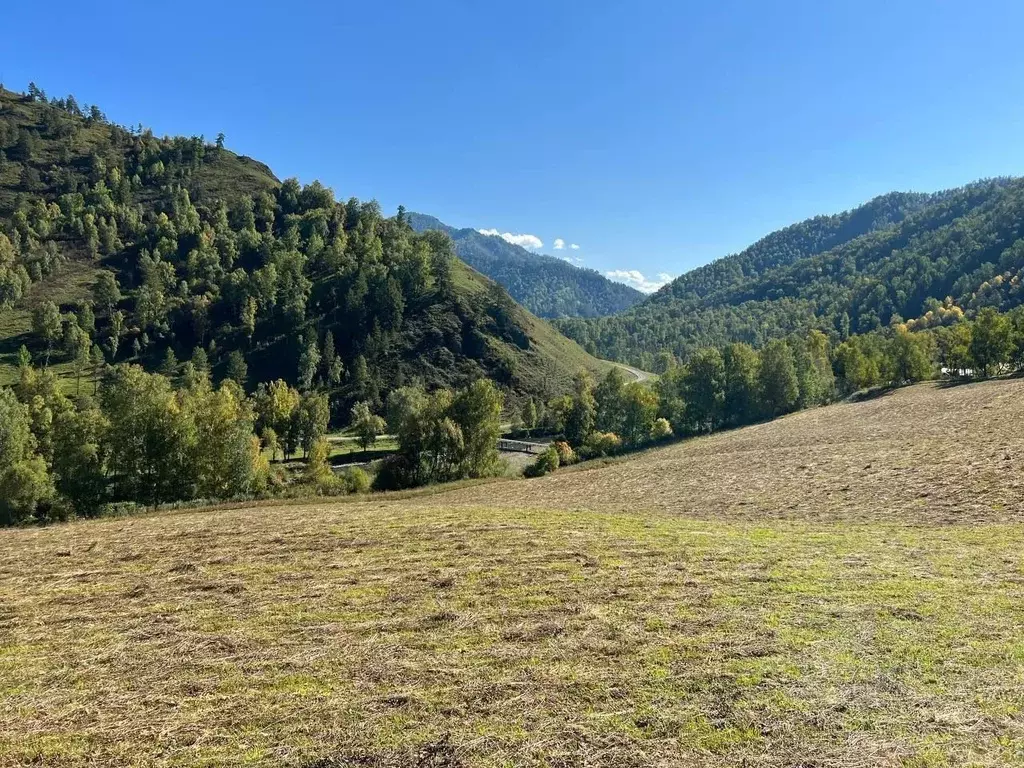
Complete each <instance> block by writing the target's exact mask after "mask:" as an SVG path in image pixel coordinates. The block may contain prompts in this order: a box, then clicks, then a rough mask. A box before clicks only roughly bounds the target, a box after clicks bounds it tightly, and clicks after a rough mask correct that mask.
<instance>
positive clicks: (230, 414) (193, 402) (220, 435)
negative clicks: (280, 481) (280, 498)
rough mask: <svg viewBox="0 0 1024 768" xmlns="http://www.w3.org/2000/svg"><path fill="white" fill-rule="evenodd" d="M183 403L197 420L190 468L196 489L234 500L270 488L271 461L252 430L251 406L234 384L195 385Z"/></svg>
mask: <svg viewBox="0 0 1024 768" xmlns="http://www.w3.org/2000/svg"><path fill="white" fill-rule="evenodd" d="M183 408H185V409H187V411H188V412H189V413H188V416H189V418H190V419H191V420H192V421H193V422H194V424H195V448H194V450H192V458H191V465H190V469H191V471H192V473H193V474H194V477H195V493H196V494H198V495H199V496H201V497H203V498H212V499H229V498H232V497H235V496H243V495H249V494H252V493H254V492H257V491H259V490H261V489H262V488H263V487H265V485H266V481H267V476H268V474H269V466H268V465H267V462H266V460H265V459H264V458H263V456H262V455H261V453H260V441H259V439H258V438H257V437H256V436H255V435H254V434H253V418H252V411H251V408H250V406H249V404H248V402H246V401H245V400H243V399H239V397H238V396H237V395H236V393H235V390H234V388H233V387H232V386H227V385H222V386H221V387H220V388H219V389H217V390H216V391H214V390H212V389H211V388H210V387H209V386H202V387H199V388H198V389H195V390H191V391H189V392H188V393H186V394H185V395H184V396H183Z"/></svg>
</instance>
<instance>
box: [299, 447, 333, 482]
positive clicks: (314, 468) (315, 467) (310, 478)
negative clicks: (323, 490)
mask: <svg viewBox="0 0 1024 768" xmlns="http://www.w3.org/2000/svg"><path fill="white" fill-rule="evenodd" d="M330 455H331V447H330V444H329V443H328V442H327V440H326V439H325V438H323V437H320V438H317V439H316V440H314V441H313V444H312V445H311V446H310V447H309V453H308V455H307V456H306V468H305V471H304V472H303V476H304V479H305V481H306V482H307V483H311V484H313V485H323V484H325V483H327V482H328V481H330V480H331V479H333V477H334V473H333V472H332V471H331V465H330V463H329V461H328V459H329V457H330Z"/></svg>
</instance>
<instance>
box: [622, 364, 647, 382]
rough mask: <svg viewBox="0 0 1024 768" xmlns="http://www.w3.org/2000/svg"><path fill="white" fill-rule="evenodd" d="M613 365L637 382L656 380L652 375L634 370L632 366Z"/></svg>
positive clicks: (637, 369)
mask: <svg viewBox="0 0 1024 768" xmlns="http://www.w3.org/2000/svg"><path fill="white" fill-rule="evenodd" d="M615 365H617V366H619V368H622V369H623V370H624V371H625V372H626V373H629V374H631V375H632V376H633V378H634V379H636V380H637V381H648V380H649V379H653V378H656V377H655V375H654V374H653V373H648V372H647V371H641V370H640V369H639V368H634V367H633V366H631V365H626V364H625V363H615Z"/></svg>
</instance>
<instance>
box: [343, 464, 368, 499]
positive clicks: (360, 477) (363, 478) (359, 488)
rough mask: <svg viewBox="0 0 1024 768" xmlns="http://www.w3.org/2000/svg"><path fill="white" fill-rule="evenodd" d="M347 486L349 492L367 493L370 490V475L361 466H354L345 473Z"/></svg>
mask: <svg viewBox="0 0 1024 768" xmlns="http://www.w3.org/2000/svg"><path fill="white" fill-rule="evenodd" d="M345 487H346V488H347V489H348V492H349V493H366V492H367V491H369V490H370V476H369V475H368V474H367V473H366V470H365V469H362V468H361V467H352V468H351V469H350V470H348V471H347V472H346V473H345Z"/></svg>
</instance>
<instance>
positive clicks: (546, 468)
mask: <svg viewBox="0 0 1024 768" xmlns="http://www.w3.org/2000/svg"><path fill="white" fill-rule="evenodd" d="M556 469H558V451H557V450H555V449H554V448H548V449H547V450H546V451H544V453H542V454H540V455H539V456H538V457H537V460H536V461H535V462H533V464H531V465H530V466H528V467H527V468H526V471H525V472H524V473H523V474H525V475H526V476H527V477H543V476H544V475H546V474H548V473H549V472H554V471H555V470H556Z"/></svg>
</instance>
